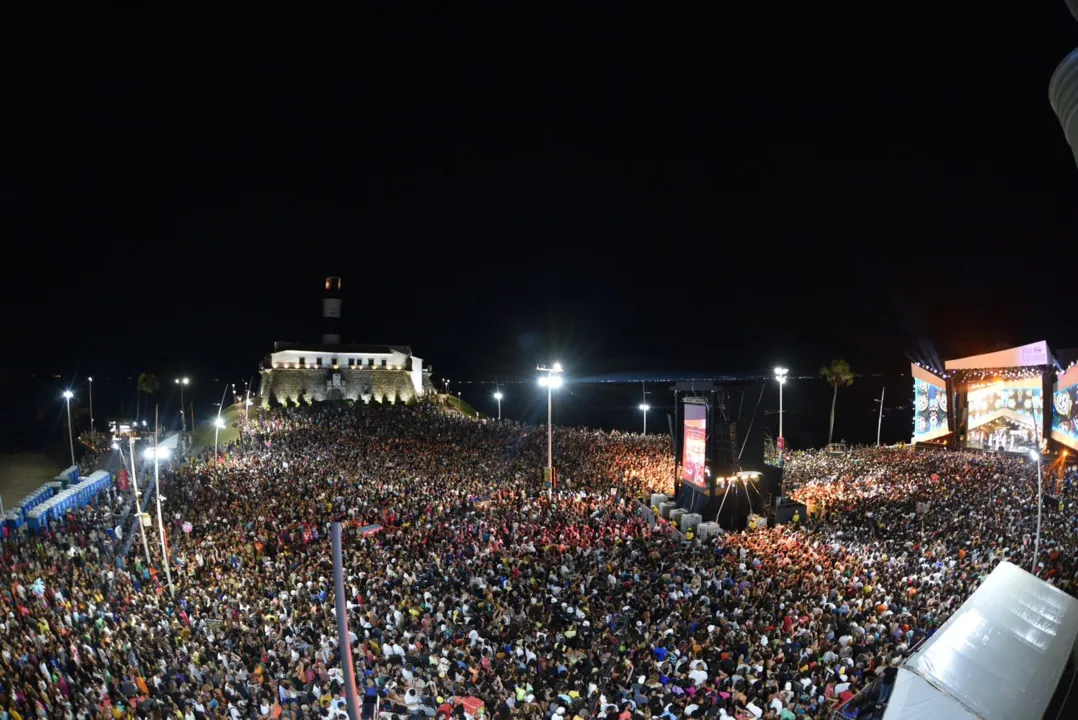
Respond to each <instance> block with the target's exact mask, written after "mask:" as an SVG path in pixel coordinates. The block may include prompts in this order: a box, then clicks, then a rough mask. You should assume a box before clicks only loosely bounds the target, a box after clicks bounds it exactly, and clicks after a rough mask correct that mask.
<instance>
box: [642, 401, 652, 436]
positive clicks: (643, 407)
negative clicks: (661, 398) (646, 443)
mask: <svg viewBox="0 0 1078 720" xmlns="http://www.w3.org/2000/svg"><path fill="white" fill-rule="evenodd" d="M640 409H641V410H643V411H644V434H645V435H647V434H648V410H650V409H651V406H650V405H648V404H647V403H640Z"/></svg>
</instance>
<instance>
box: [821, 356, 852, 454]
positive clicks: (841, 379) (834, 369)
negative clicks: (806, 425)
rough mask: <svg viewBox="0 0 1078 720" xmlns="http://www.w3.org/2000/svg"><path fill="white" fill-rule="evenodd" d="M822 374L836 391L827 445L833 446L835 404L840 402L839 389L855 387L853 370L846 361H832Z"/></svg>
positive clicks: (832, 403) (832, 397) (832, 398)
mask: <svg viewBox="0 0 1078 720" xmlns="http://www.w3.org/2000/svg"><path fill="white" fill-rule="evenodd" d="M820 374H821V375H823V379H824V380H826V381H827V384H828V385H830V386H831V387H833V388H834V389H835V392H834V394H833V395H832V396H831V425H830V426H829V427H828V428H827V444H828V445H830V444H831V439H832V436H833V435H834V433H835V402H836V401H837V400H838V389H839V388H840V387H843V386H844V385H853V370H851V369H850V364H849V363H848V362H846V361H845V360H832V361H831V364H830V365H824V366H823V367H822V368H820Z"/></svg>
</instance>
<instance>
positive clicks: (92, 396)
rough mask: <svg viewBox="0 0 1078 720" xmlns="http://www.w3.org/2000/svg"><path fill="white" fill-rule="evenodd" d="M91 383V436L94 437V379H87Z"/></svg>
mask: <svg viewBox="0 0 1078 720" xmlns="http://www.w3.org/2000/svg"><path fill="white" fill-rule="evenodd" d="M86 379H87V380H89V381H90V435H91V436H92V435H94V379H93V378H92V377H88V378H86Z"/></svg>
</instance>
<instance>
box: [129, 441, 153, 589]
mask: <svg viewBox="0 0 1078 720" xmlns="http://www.w3.org/2000/svg"><path fill="white" fill-rule="evenodd" d="M131 492H133V493H135V517H136V518H137V520H136V521H135V522H137V523H138V527H139V532H141V533H142V549H143V550H145V551H146V568H147V570H148V569H149V567H150V543H149V541H148V540H147V539H146V526H145V525H143V524H142V498H141V497H140V496H139V491H138V477H136V476H135V436H134V435H132V436H131Z"/></svg>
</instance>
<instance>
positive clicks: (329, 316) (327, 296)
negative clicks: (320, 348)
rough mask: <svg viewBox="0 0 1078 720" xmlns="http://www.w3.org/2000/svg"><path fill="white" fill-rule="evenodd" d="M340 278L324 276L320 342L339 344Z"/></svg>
mask: <svg viewBox="0 0 1078 720" xmlns="http://www.w3.org/2000/svg"><path fill="white" fill-rule="evenodd" d="M341 302H342V300H341V279H340V278H339V277H328V278H326V289H325V290H324V291H323V293H322V344H323V345H340V344H341Z"/></svg>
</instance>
